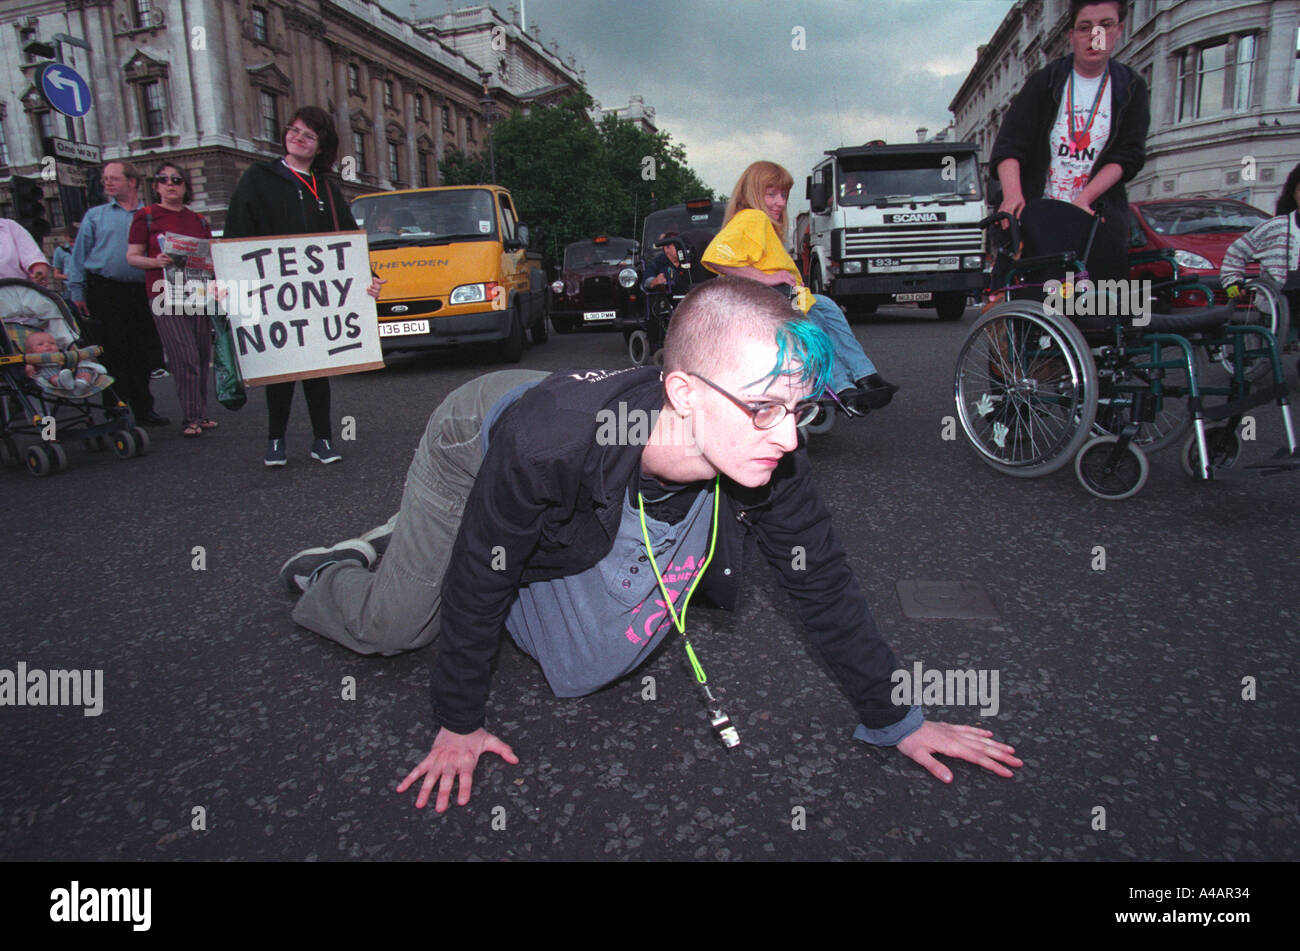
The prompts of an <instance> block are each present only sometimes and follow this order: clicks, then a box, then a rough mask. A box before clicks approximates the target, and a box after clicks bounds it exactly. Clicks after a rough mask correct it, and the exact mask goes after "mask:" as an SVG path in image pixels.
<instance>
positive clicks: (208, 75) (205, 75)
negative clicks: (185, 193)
mask: <svg viewBox="0 0 1300 951" xmlns="http://www.w3.org/2000/svg"><path fill="white" fill-rule="evenodd" d="M189 14H190V28H191V29H193V28H195V27H201V28H202V29H203V32H204V37H205V42H206V43H207V49H206V50H205V51H204V53H203V55H202V56H192V57H191V58H190V65H191V68H192V69H193V76H194V82H195V85H196V99H197V100H199V101H201V102H203V103H204V104H210V105H211V107H212V112H211V113H210V114H206V115H205V114H199V115H196V116H195V117H194V125H195V131H196V132H197V131H198V129H199V127H200V126H201V125H202V126H203V127H204V128H203V135H202V137H201V138H200V141H202V138H206V137H208V136H212V135H219V134H221V133H223V132H226V131H227V130H230V129H233V128H234V127H235V118H234V98H235V95H236V92H235V90H233V89H231V88H230V85H229V83H227V82H225V80H224V77H222V76H221V75H220V74H219V73H217V72H215V71H214V66H215V65H216V64H215V59H216V57H215V55H214V54H215V52H216V50H219V49H225V48H226V46H227V45H228V40H227V38H226V29H225V22H224V21H223V20H222V18H221V17H220V16H219V15H214V14H213V11H212V9H211V7H210V6H209V5H208V4H202V3H201V4H196V5H195V6H193V7H192V8H190V9H189ZM92 111H93V110H92ZM209 122H210V123H211V126H210V127H208V123H209Z"/></svg>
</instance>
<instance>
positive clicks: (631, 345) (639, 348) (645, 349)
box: [627, 330, 650, 367]
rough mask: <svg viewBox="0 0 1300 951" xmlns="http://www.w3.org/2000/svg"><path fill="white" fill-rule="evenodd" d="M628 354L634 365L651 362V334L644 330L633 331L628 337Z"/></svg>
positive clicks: (640, 365)
mask: <svg viewBox="0 0 1300 951" xmlns="http://www.w3.org/2000/svg"><path fill="white" fill-rule="evenodd" d="M627 355H628V359H630V360H631V361H632V365H633V366H638V367H643V366H645V365H646V364H647V363H649V362H650V335H649V334H647V333H646V332H645V331H644V330H634V331H632V336H630V337H628V338H627Z"/></svg>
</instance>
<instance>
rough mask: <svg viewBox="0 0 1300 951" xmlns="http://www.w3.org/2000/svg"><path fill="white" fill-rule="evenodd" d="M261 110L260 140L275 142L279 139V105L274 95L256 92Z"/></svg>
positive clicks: (263, 91) (261, 91) (262, 91)
mask: <svg viewBox="0 0 1300 951" xmlns="http://www.w3.org/2000/svg"><path fill="white" fill-rule="evenodd" d="M258 99H259V100H260V104H261V108H262V138H264V139H266V140H267V141H268V142H275V141H277V140H278V139H279V138H280V103H279V101H278V100H277V98H276V96H275V94H274V93H269V92H267V91H266V90H265V89H263V90H260V91H259V92H258Z"/></svg>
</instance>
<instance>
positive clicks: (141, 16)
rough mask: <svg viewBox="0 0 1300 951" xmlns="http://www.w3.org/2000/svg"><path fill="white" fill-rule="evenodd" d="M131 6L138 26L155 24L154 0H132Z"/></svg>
mask: <svg viewBox="0 0 1300 951" xmlns="http://www.w3.org/2000/svg"><path fill="white" fill-rule="evenodd" d="M131 6H132V12H133V13H134V14H135V25H136V26H137V27H148V26H153V0H132V4H131Z"/></svg>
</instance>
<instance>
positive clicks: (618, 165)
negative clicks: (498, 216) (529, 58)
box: [439, 93, 712, 261]
mask: <svg viewBox="0 0 1300 951" xmlns="http://www.w3.org/2000/svg"><path fill="white" fill-rule="evenodd" d="M591 105H592V100H591V97H590V96H588V95H586V93H576V94H574V95H572V96H569V97H568V98H566V99H564V100H562V101H561V102H560V103H558V104H557V105H555V106H551V107H542V108H534V109H533V110H532V111H530V112H529V113H527V114H524V113H522V112H520V111H518V110H516V111H515V112H513V113H512V114H511V115H510V116H509V117H508V118H506V119H504V120H502V121H500V122H498V123H497V124H496V127H495V130H494V132H493V136H494V147H495V153H496V170H497V182H498V183H499V184H501V185H504V186H505V187H506V188H509V189H510V192H511V194H512V195H513V196H514V199H515V202H516V204H517V206H518V211H519V217H520V220H522V221H523V222H525V223H526V224H527V225H528V226H529V228H530V229H532V230H533V232H534V234H535V235H536V234H538V232H539V231H540V232H541V237H542V241H541V244H540V247H541V249H542V250H543V252H544V254H545V255H546V257H547V259H548V261H555V260H557V259H558V258H559V256H560V253H561V251H562V250H563V248H564V246H565V245H566V244H568V243H569V242H571V241H577V240H579V239H581V238H589V237H591V236H592V235H596V234H611V235H621V236H625V237H632V238H636V237H639V236H640V235H639V229H640V223H641V221H642V220H643V219H644V218H645V216H646V213H647V211H648V210H649V205H650V198H651V195H652V194H653V195H654V197H655V199H656V201H657V205H658V207H660V208H663V207H667V206H668V205H672V204H676V203H678V202H681V201H685V200H686V199H688V198H702V197H712V192H711V191H710V190H709V189H708V188H706V187H705V186H704V184H703V183H702V182H701V181H700V180H699V177H698V176H697V175H696V174H695V173H694V172H692V171H691V170H690V168H688V167H687V166H686V155H685V150H684V149H683V148H682V147H681V146H680V145H673V144H672V141H671V137H670V136H669V135H668V134H667V133H665V132H660V133H658V134H656V135H651V134H649V133H647V132H645V131H643V130H641V129H639V128H638V127H637V126H635V125H634V124H632V123H631V122H628V121H626V120H621V119H617V118H615V117H613V116H606V117H605V118H604V119H603V120H602V121H601V122H600V124H599V125H596V124H593V123H592V121H591V119H590V115H589V110H590V108H591ZM439 168H440V169H441V171H442V180H443V182H444V183H445V184H448V185H472V184H478V183H481V182H484V181H486V180H487V174H488V173H487V156H486V143H484V151H483V153H481V154H466V153H464V152H460V151H455V152H451V153H448V154H447V156H446V157H445V158H444V159H443V160H442V162H441V163H440V164H439Z"/></svg>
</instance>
